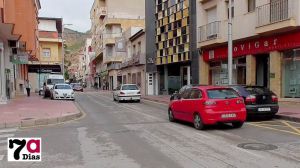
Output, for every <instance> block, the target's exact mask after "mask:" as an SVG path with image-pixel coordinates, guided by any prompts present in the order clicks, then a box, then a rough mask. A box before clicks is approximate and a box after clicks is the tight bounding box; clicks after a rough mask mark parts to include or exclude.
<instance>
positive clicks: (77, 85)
mask: <svg viewBox="0 0 300 168" xmlns="http://www.w3.org/2000/svg"><path fill="white" fill-rule="evenodd" d="M80 86H81V85H80V83H75V84H74V85H73V87H80Z"/></svg>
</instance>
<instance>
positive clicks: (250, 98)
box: [245, 95, 256, 104]
mask: <svg viewBox="0 0 300 168" xmlns="http://www.w3.org/2000/svg"><path fill="white" fill-rule="evenodd" d="M245 102H246V104H255V102H256V97H255V96H254V95H249V96H247V97H246V100H245Z"/></svg>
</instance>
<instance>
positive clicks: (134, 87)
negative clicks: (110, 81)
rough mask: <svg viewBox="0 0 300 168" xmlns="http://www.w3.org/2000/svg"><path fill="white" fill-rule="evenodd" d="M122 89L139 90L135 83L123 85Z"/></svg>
mask: <svg viewBox="0 0 300 168" xmlns="http://www.w3.org/2000/svg"><path fill="white" fill-rule="evenodd" d="M122 90H139V88H138V87H137V86H136V85H124V86H122Z"/></svg>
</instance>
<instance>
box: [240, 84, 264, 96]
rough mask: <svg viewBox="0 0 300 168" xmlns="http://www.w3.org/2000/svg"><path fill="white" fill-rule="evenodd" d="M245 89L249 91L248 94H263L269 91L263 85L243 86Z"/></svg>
mask: <svg viewBox="0 0 300 168" xmlns="http://www.w3.org/2000/svg"><path fill="white" fill-rule="evenodd" d="M245 89H246V90H247V91H248V92H249V93H250V94H254V95H260V94H264V93H270V90H269V89H267V88H264V87H259V86H256V87H253V86H251V87H245Z"/></svg>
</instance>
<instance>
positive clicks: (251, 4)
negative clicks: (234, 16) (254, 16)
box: [248, 0, 255, 12]
mask: <svg viewBox="0 0 300 168" xmlns="http://www.w3.org/2000/svg"><path fill="white" fill-rule="evenodd" d="M253 11H255V0H248V12H253Z"/></svg>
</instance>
